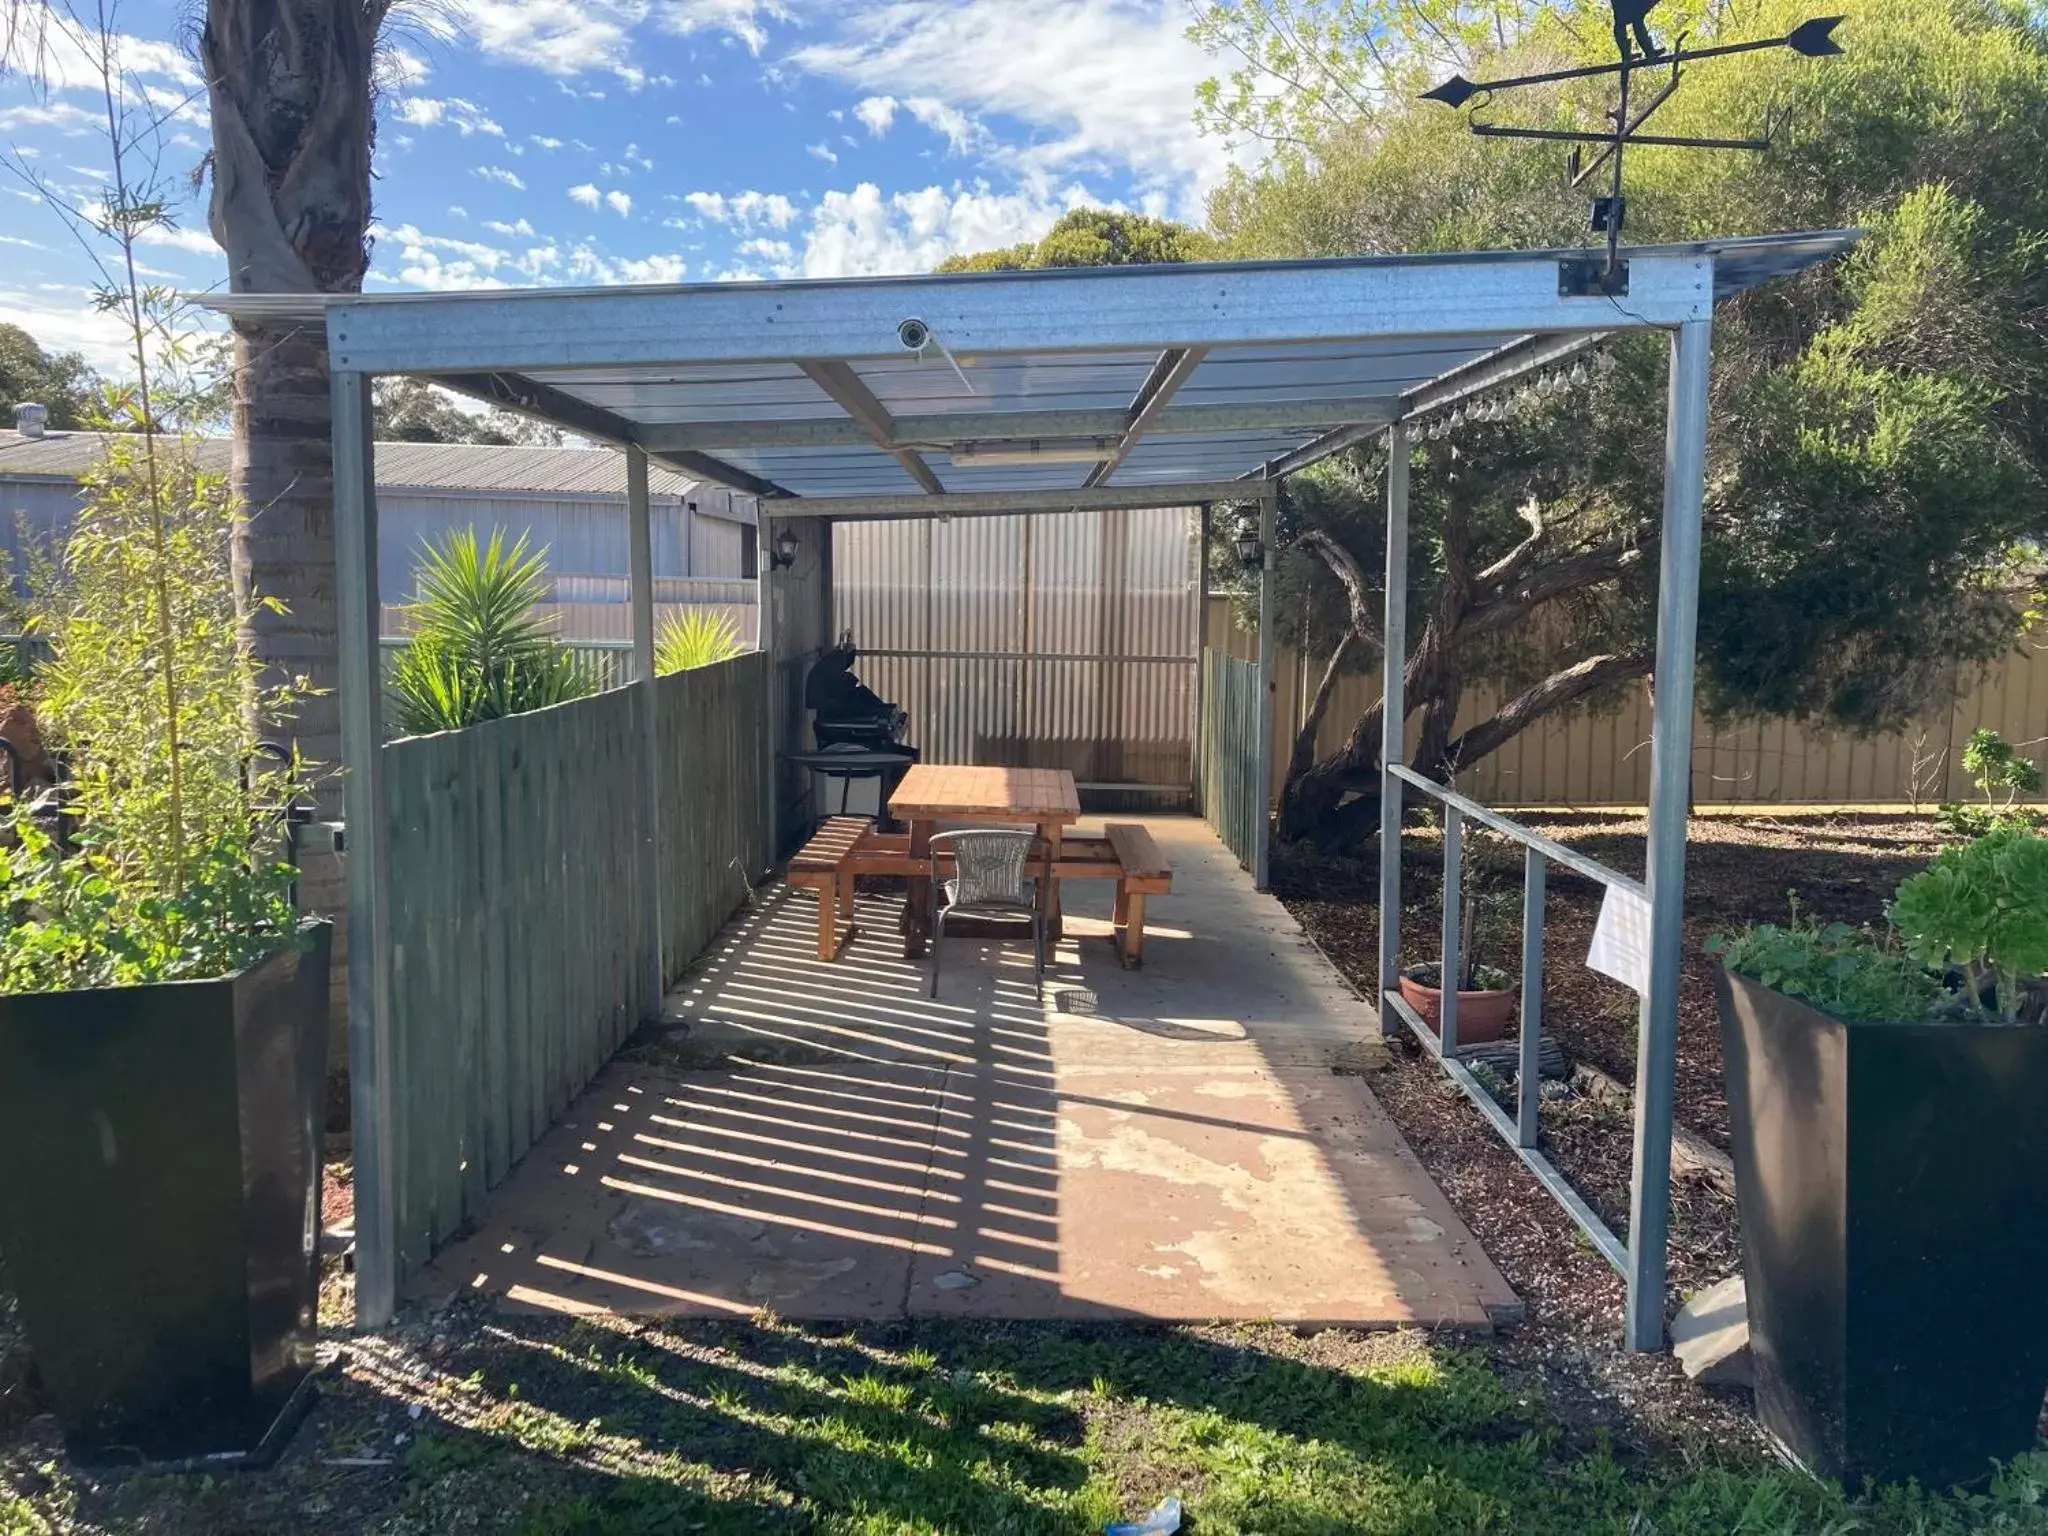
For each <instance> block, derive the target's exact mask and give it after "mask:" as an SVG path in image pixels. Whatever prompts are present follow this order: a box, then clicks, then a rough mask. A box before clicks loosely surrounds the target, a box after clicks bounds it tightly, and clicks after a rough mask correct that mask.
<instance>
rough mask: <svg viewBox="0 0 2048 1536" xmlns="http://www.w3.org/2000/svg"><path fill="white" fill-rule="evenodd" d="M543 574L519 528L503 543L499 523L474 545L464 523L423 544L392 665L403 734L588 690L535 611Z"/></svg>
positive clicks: (395, 711) (543, 589) (451, 727)
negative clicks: (401, 644) (405, 637)
mask: <svg viewBox="0 0 2048 1536" xmlns="http://www.w3.org/2000/svg"><path fill="white" fill-rule="evenodd" d="M546 577H547V562H546V561H545V560H544V559H542V558H541V556H540V555H538V554H537V553H534V552H533V551H531V550H529V549H528V548H527V545H526V537H525V535H523V534H522V535H521V536H520V537H519V539H518V540H517V541H515V542H514V543H513V544H512V546H511V547H510V548H509V549H508V548H507V547H506V545H505V540H504V534H503V533H502V532H500V531H496V530H493V532H492V534H491V539H490V543H489V544H487V545H484V546H481V547H479V545H478V543H477V537H476V534H475V533H474V532H471V531H469V530H467V529H465V530H463V531H461V532H458V533H452V534H450V535H449V536H448V537H447V538H446V539H444V540H442V541H441V543H440V544H438V545H433V546H429V547H428V549H427V550H426V552H425V554H424V556H423V558H422V560H421V562H420V568H419V598H418V600H417V601H416V602H414V603H413V604H412V605H411V607H410V608H409V609H408V610H407V613H408V617H409V618H410V620H411V623H412V637H411V639H410V640H409V641H408V642H407V643H406V646H405V649H404V650H402V651H401V652H399V654H398V658H397V662H396V664H395V665H394V666H393V668H392V673H391V693H392V718H393V723H394V724H396V725H397V727H398V729H399V730H400V731H401V732H402V733H404V734H406V735H409V736H423V735H427V734H429V733H431V732H434V731H459V730H461V729H462V728H463V727H464V726H470V725H475V724H477V723H478V722H479V721H483V720H497V719H500V718H502V717H504V716H506V715H517V714H524V713H525V712H526V711H528V710H532V709H544V708H546V707H547V706H548V705H550V704H561V703H564V702H566V701H567V700H569V699H575V698H581V697H582V696H583V695H584V694H586V693H588V692H590V684H589V682H588V680H586V679H585V678H584V676H583V675H582V674H581V673H580V672H579V671H578V670H577V667H576V661H575V654H574V653H573V652H572V651H570V649H569V648H568V647H567V646H565V645H562V644H561V643H560V642H559V641H557V640H556V639H555V637H554V636H553V634H552V633H550V632H549V630H548V628H547V627H546V625H544V624H543V623H541V621H540V620H539V619H537V618H535V617H534V614H533V610H534V607H535V605H536V604H538V603H539V602H540V601H541V600H542V599H543V598H545V597H546V596H547V581H546Z"/></svg>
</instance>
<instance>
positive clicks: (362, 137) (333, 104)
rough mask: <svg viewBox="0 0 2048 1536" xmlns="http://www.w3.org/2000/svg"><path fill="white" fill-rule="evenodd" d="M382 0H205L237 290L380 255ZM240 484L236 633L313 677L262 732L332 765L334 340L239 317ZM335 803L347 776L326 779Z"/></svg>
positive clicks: (340, 274)
mask: <svg viewBox="0 0 2048 1536" xmlns="http://www.w3.org/2000/svg"><path fill="white" fill-rule="evenodd" d="M388 8H389V0H207V5H206V22H205V26H204V28H203V30H202V31H201V33H200V37H199V57H200V62H201V65H202V66H203V68H204V69H205V72H206V81H207V94H208V99H209V102H210V105H211V108H212V119H213V158H212V171H213V203H212V208H211V210H210V212H211V218H210V222H211V224H212V228H213V237H214V239H215V240H216V241H217V242H218V243H219V244H220V247H221V249H222V250H224V251H225V252H226V253H227V257H228V286H229V288H230V290H231V291H233V292H235V293H353V292H357V291H359V290H360V289H361V287H362V283H363V273H364V272H365V271H366V270H368V268H369V264H370V250H369V241H368V233H369V225H370V150H371V143H372V139H373V136H374V133H375V125H376V119H375V116H374V113H373V111H372V103H371V92H372V79H371V70H372V63H373V60H374V57H375V54H376V43H377V33H378V29H379V28H380V27H381V26H382V24H383V20H384V15H385V12H386V10H387V9H388ZM235 363H236V378H235V447H234V459H233V471H232V473H233V488H234V491H235V494H236V497H237V499H238V500H239V502H240V504H241V507H242V511H243V514H244V517H243V522H242V525H241V528H240V530H239V531H238V533H237V536H236V539H235V549H234V570H235V593H236V597H237V599H238V602H239V605H240V612H241V625H242V632H243V633H244V635H246V636H247V637H248V640H249V643H250V645H251V646H252V648H253V650H254V652H255V655H256V658H257V660H258V661H260V662H262V663H263V664H264V666H265V668H266V670H267V672H268V674H269V680H270V681H272V682H273V683H278V682H288V681H294V680H298V679H303V680H304V681H305V682H306V683H307V684H308V685H310V687H311V688H312V689H313V690H314V692H313V694H312V696H311V697H310V698H305V699H302V700H301V701H300V702H299V703H298V704H297V705H296V706H295V707H294V709H293V711H292V714H291V716H290V717H289V718H282V719H269V720H263V721H260V722H259V726H260V729H261V730H262V732H263V734H265V735H267V736H270V737H272V738H282V739H290V740H293V741H296V742H297V743H298V746H299V749H300V752H301V754H302V755H303V756H304V757H305V758H306V759H308V761H309V762H312V763H316V764H320V765H323V766H325V767H327V768H330V769H331V768H333V767H334V766H336V765H338V763H339V761H340V756H341V753H340V741H339V735H338V729H337V723H338V720H339V705H338V701H337V700H336V697H335V689H336V686H337V684H338V681H339V678H338V672H339V665H338V655H339V640H338V637H337V635H336V631H335V587H334V496H333V482H334V466H333V459H332V451H331V449H330V447H329V437H330V433H331V421H330V417H329V405H328V378H327V338H326V335H325V332H324V330H322V328H321V327H320V326H319V325H318V324H317V323H315V324H311V325H307V326H304V327H292V326H280V327H278V328H275V329H273V328H271V327H267V326H238V327H237V328H236V338H235ZM320 798H321V801H322V808H323V811H324V812H325V813H326V814H328V815H330V816H331V815H338V814H339V810H340V784H339V780H338V779H337V778H336V777H335V776H334V775H333V774H332V773H329V774H327V775H326V776H325V777H324V778H323V780H322V788H321V794H320Z"/></svg>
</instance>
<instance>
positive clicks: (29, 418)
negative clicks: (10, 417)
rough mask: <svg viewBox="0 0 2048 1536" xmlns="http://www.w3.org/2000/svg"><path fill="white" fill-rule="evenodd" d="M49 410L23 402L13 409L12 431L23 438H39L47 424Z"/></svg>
mask: <svg viewBox="0 0 2048 1536" xmlns="http://www.w3.org/2000/svg"><path fill="white" fill-rule="evenodd" d="M49 420H50V408H49V407H48V406H46V405H35V404H32V403H30V402H29V401H26V400H24V401H23V402H22V403H21V404H20V405H17V406H16V407H15V408H14V430H15V431H17V432H19V433H20V434H21V435H22V436H23V437H41V436H42V435H43V428H44V427H45V426H47V425H48V424H49Z"/></svg>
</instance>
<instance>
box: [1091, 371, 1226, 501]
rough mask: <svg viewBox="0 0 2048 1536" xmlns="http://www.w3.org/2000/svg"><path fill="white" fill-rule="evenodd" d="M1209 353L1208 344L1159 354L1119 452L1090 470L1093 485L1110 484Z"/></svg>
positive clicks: (1133, 409)
mask: <svg viewBox="0 0 2048 1536" xmlns="http://www.w3.org/2000/svg"><path fill="white" fill-rule="evenodd" d="M1208 355H1209V349H1208V348H1207V347H1169V348H1167V349H1166V350H1165V351H1164V352H1162V353H1160V354H1159V360H1158V361H1157V362H1155V363H1154V364H1153V365H1152V372H1151V373H1150V374H1148V375H1147V376H1146V378H1145V382H1144V383H1143V384H1142V385H1140V386H1139V387H1138V393H1137V395H1136V396H1135V397H1134V398H1133V399H1132V401H1131V409H1130V420H1129V421H1128V422H1127V423H1125V426H1124V435H1123V440H1122V441H1121V442H1120V443H1118V444H1117V446H1116V451H1115V452H1113V453H1111V454H1110V455H1109V457H1108V458H1106V459H1104V460H1103V461H1102V462H1101V463H1100V464H1097V465H1096V466H1095V468H1094V469H1092V470H1091V471H1089V474H1088V483H1089V484H1090V485H1107V484H1108V483H1109V477H1110V476H1111V475H1113V474H1115V473H1116V472H1117V466H1118V465H1120V464H1122V463H1123V461H1124V460H1125V459H1126V458H1128V457H1129V456H1130V452H1131V450H1132V449H1133V448H1135V447H1137V446H1138V439H1139V438H1140V437H1142V436H1144V435H1145V429H1146V428H1147V427H1149V426H1150V425H1151V424H1152V423H1153V422H1154V421H1155V420H1156V419H1158V416H1159V413H1160V412H1161V411H1163V410H1165V409H1166V403H1167V401H1169V400H1171V399H1172V398H1173V396H1174V391H1176V390H1178V389H1179V388H1180V387H1181V385H1183V384H1185V383H1187V381H1188V376H1189V375H1190V374H1192V373H1193V372H1194V371H1195V370H1196V369H1197V368H1199V367H1201V366H1202V359H1203V358H1205V357H1207V356H1208Z"/></svg>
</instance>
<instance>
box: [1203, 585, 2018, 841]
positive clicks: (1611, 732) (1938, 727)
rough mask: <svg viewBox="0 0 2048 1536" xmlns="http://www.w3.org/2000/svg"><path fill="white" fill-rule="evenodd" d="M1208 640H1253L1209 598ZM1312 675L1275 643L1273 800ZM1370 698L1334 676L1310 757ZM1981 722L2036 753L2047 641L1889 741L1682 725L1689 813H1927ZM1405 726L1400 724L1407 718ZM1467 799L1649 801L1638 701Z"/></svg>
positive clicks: (1479, 785)
mask: <svg viewBox="0 0 2048 1536" xmlns="http://www.w3.org/2000/svg"><path fill="white" fill-rule="evenodd" d="M1208 636H1209V644H1211V645H1213V646H1215V647H1216V648H1217V649H1218V650H1220V651H1225V652H1227V653H1229V654H1231V655H1234V656H1242V657H1250V656H1254V655H1256V654H1257V650H1258V646H1257V642H1256V640H1255V639H1254V638H1253V637H1252V636H1251V635H1250V634H1248V633H1246V632H1245V631H1244V630H1242V629H1239V628H1238V627H1237V625H1236V624H1235V623H1234V622H1233V620H1232V617H1231V613H1230V602H1229V600H1228V599H1227V598H1211V599H1210V605H1209V621H1208ZM1321 676H1322V664H1321V663H1320V662H1319V661H1309V662H1304V661H1303V659H1302V657H1301V656H1299V655H1298V654H1297V653H1296V652H1294V651H1292V650H1289V649H1287V648H1286V647H1284V646H1283V647H1281V648H1280V650H1279V652H1278V654H1277V656H1276V658H1275V663H1274V677H1275V682H1276V685H1277V696H1276V697H1275V699H1274V701H1273V703H1274V708H1273V735H1274V741H1273V765H1274V775H1273V786H1272V788H1273V792H1274V793H1275V794H1276V795H1277V794H1278V792H1279V787H1280V781H1281V779H1282V777H1283V776H1284V775H1285V772H1286V765H1287V755H1288V752H1289V751H1290V750H1291V749H1292V747H1293V741H1294V733H1295V731H1296V730H1297V729H1298V728H1299V722H1300V721H1301V720H1302V719H1303V718H1304V716H1305V714H1306V707H1307V702H1308V700H1309V698H1310V697H1311V696H1312V695H1313V694H1314V692H1315V686H1316V683H1317V681H1318V680H1319V679H1320V678H1321ZM1379 696H1380V685H1379V674H1378V673H1377V672H1373V673H1371V674H1370V675H1367V674H1354V675H1352V676H1348V677H1345V678H1343V679H1342V680H1341V681H1340V682H1339V683H1338V686H1337V693H1336V697H1335V698H1334V699H1333V700H1332V701H1331V704H1330V710H1329V713H1328V714H1327V715H1326V716H1325V717H1324V719H1323V728H1322V731H1321V733H1320V735H1319V738H1318V743H1317V746H1318V750H1319V752H1330V751H1334V750H1335V749H1336V748H1337V747H1338V746H1339V745H1340V744H1341V743H1342V741H1343V738H1344V736H1345V734H1346V733H1347V732H1348V731H1349V730H1350V728H1351V724H1352V722H1353V721H1354V720H1356V719H1357V718H1358V716H1359V714H1360V713H1361V712H1362V711H1363V710H1365V709H1366V708H1368V707H1369V706H1370V705H1371V704H1372V703H1373V702H1374V701H1375V700H1376V699H1378V698H1379ZM1500 703H1501V697H1500V691H1499V690H1498V689H1495V688H1491V687H1487V686H1484V685H1475V686H1473V687H1471V688H1468V689H1467V690H1466V696H1465V700H1464V707H1463V709H1462V710H1461V711H1460V712H1459V726H1458V728H1459V729H1460V730H1462V729H1464V728H1465V727H1466V726H1468V725H1471V724H1475V723H1477V722H1478V721H1479V720H1482V719H1485V718H1486V717H1487V716H1489V715H1491V714H1492V713H1493V712H1494V710H1495V709H1497V708H1498V707H1499V705H1500ZM1980 725H1986V726H1990V727H1991V728H1992V729H1994V730H1997V731H2001V732H2003V733H2004V734H2005V737H2006V739H2007V740H2009V741H2013V742H2031V743H2034V745H2033V746H2032V747H2030V748H2027V749H2026V750H2027V751H2028V753H2029V755H2033V756H2036V757H2039V756H2040V755H2042V747H2041V745H2040V742H2041V738H2043V737H2044V736H2048V645H2043V644H2040V643H2034V644H2028V645H2025V646H2022V647H2021V648H2020V649H2019V650H2017V651H2016V652H2014V653H2013V654H2012V655H2010V656H2008V657H2007V658H2006V659H2005V660H2003V661H2001V662H1999V663H1997V664H1995V665H1994V666H1992V667H1991V668H1990V670H1989V671H1987V672H1986V673H1985V674H1984V675H1983V677H1982V678H1981V679H1979V680H1978V681H1977V682H1976V683H1975V684H1974V685H1973V686H1971V687H1970V688H1969V689H1968V690H1967V691H1966V692H1965V693H1964V694H1963V696H1962V697H1961V698H1960V699H1959V700H1958V701H1957V702H1956V704H1955V705H1954V706H1953V707H1952V708H1950V709H1945V710H1940V711H1937V712H1936V713H1935V714H1934V715H1933V716H1931V717H1930V718H1927V719H1924V720H1920V721H1916V722H1915V723H1914V724H1913V725H1911V726H1910V727H1908V728H1907V729H1906V730H1904V731H1901V732H1895V733H1892V734H1888V735H1883V736H1872V737H1867V738H1859V737H1855V736H1850V735H1847V734H1844V733H1841V732H1829V731H1824V730H1818V729H1813V728H1810V727H1805V726H1800V725H1796V724H1793V723H1791V722H1789V721H1764V722H1761V723H1750V724H1742V725H1736V726H1731V727H1729V728H1727V729H1725V730H1716V729H1714V728H1713V727H1712V726H1710V725H1709V724H1708V723H1707V721H1706V720H1705V719H1704V718H1701V719H1699V720H1696V721H1695V722H1694V725H1693V757H1692V794H1693V801H1694V803H1695V804H1698V805H1749V804H1774V805H1800V804H1811V805H1844V804H1873V803H1875V804H1910V803H1915V802H1918V803H1922V804H1928V805H1932V804H1936V803H1938V802H1940V801H1942V800H1967V799H1971V798H1973V797H1974V796H1975V795H1976V793H1977V791H1976V789H1975V787H1974V786H1973V785H1972V784H1971V783H1970V781H1969V775H1968V774H1966V773H1964V772H1963V770H1962V766H1961V763H1960V761H1959V759H1960V757H1961V754H1962V750H1963V744H1964V743H1965V742H1966V741H1968V740H1969V737H1970V732H1971V731H1972V730H1973V729H1975V728H1976V727H1978V726H1980ZM1410 728H1411V730H1412V729H1413V723H1412V722H1411V727H1410ZM1458 787H1459V788H1460V789H1462V790H1463V791H1464V792H1465V793H1466V794H1468V795H1472V796H1473V797H1475V798H1476V799H1479V800H1483V801H1486V802H1487V803H1489V804H1493V805H1641V804H1644V803H1645V802H1646V801H1647V800H1648V798H1649V793H1650V692H1649V688H1648V686H1647V685H1646V684H1639V685H1637V686H1636V687H1635V688H1633V689H1632V690H1631V691H1630V693H1629V695H1628V698H1627V700H1626V702H1625V703H1624V704H1623V705H1622V707H1621V709H1620V710H1618V711H1616V712H1614V713H1611V714H1578V715H1571V716H1565V717H1562V718H1560V717H1552V718H1550V719H1546V720H1541V721H1538V722H1537V723H1536V724H1535V725H1533V726H1531V727H1530V728H1529V729H1528V730H1526V731H1524V732H1523V733H1522V734H1521V735H1520V736H1518V737H1516V738H1515V739H1514V740H1513V741H1510V742H1509V743H1508V744H1507V745H1506V746H1504V747H1502V748H1501V750H1500V751H1498V752H1496V753H1494V754H1493V755H1492V756H1490V757H1487V758H1485V759H1483V760H1482V761H1480V762H1478V763H1475V764H1474V765H1473V766H1472V767H1471V768H1470V769H1468V770H1466V772H1464V773H1463V774H1461V775H1460V776H1459V780H1458Z"/></svg>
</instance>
